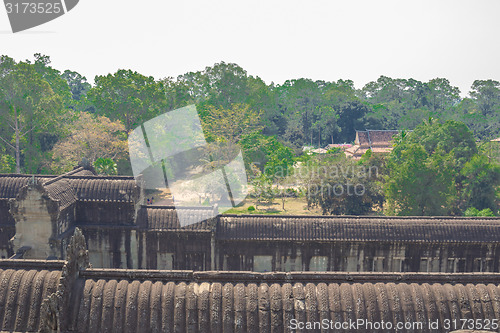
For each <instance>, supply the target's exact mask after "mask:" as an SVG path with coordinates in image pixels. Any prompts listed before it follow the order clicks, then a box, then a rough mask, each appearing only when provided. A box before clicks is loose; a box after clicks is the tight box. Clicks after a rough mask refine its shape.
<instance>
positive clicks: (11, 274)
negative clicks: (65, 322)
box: [0, 260, 64, 332]
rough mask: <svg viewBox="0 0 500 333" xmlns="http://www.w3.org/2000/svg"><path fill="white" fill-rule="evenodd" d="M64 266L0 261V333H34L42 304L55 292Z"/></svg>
mask: <svg viewBox="0 0 500 333" xmlns="http://www.w3.org/2000/svg"><path fill="white" fill-rule="evenodd" d="M63 265H64V262H61V261H45V260H40V261H29V262H26V261H15V260H3V261H0V331H10V332H12V331H16V332H37V331H38V330H39V328H40V308H41V304H42V301H43V300H44V298H46V297H47V296H48V295H50V294H51V293H54V292H55V291H56V290H57V285H58V283H59V279H60V277H61V270H62V267H63Z"/></svg>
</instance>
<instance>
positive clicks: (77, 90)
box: [61, 70, 92, 101]
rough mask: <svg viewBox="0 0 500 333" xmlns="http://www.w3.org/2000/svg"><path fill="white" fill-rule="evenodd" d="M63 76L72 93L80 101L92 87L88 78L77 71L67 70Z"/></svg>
mask: <svg viewBox="0 0 500 333" xmlns="http://www.w3.org/2000/svg"><path fill="white" fill-rule="evenodd" d="M61 77H62V78H63V79H64V80H66V82H67V83H68V85H69V88H70V89H71V95H72V97H73V99H74V100H75V101H80V100H81V99H82V97H84V96H85V95H86V94H87V92H88V91H89V90H90V88H91V87H92V86H91V85H90V83H88V82H87V78H86V77H85V76H82V75H80V74H79V73H77V72H73V71H70V70H65V71H64V73H63V74H62V75H61Z"/></svg>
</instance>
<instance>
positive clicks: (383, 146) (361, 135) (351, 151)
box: [345, 130, 399, 159]
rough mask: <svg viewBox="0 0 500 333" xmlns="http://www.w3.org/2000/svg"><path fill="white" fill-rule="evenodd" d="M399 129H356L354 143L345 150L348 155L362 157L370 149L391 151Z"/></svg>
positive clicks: (375, 151) (378, 151)
mask: <svg viewBox="0 0 500 333" xmlns="http://www.w3.org/2000/svg"><path fill="white" fill-rule="evenodd" d="M396 134H399V131H397V130H366V131H356V139H355V140H354V145H353V146H352V147H349V148H347V149H346V150H345V154H346V155H347V156H350V157H353V158H355V159H359V158H361V156H363V154H364V153H366V152H367V151H368V150H369V149H370V150H371V151H372V152H374V153H390V152H391V150H392V142H393V137H394V135H396Z"/></svg>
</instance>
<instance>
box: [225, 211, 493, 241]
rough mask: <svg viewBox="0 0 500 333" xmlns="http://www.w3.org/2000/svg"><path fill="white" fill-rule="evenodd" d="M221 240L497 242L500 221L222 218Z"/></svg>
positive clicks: (423, 218)
mask: <svg viewBox="0 0 500 333" xmlns="http://www.w3.org/2000/svg"><path fill="white" fill-rule="evenodd" d="M216 235H217V238H218V239H221V240H259V241H267V240H294V241H332V240H338V241H383V242H392V241H417V242H431V241H437V242H497V241H498V239H500V219H499V218H494V217H493V218H462V217H387V216H384V217H378V216H303V215H301V216H275V215H271V216H269V215H268V216H266V215H222V216H221V217H220V223H219V224H218V226H217V233H216Z"/></svg>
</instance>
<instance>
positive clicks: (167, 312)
mask: <svg viewBox="0 0 500 333" xmlns="http://www.w3.org/2000/svg"><path fill="white" fill-rule="evenodd" d="M82 278H83V279H84V281H81V282H79V284H78V285H77V286H75V288H74V289H73V292H75V293H78V296H77V297H76V298H75V301H76V302H75V303H73V307H72V308H71V314H70V318H71V319H70V328H71V329H74V330H75V331H77V332H96V331H104V330H106V331H108V330H109V331H111V332H123V331H127V332H164V331H172V332H174V331H178V332H186V331H193V332H289V331H290V329H289V326H290V324H291V320H292V319H296V320H298V321H301V322H306V321H310V322H315V321H317V322H321V321H322V320H325V319H326V320H328V321H330V320H332V321H333V322H334V323H335V322H349V321H350V320H351V321H357V320H358V319H365V320H371V321H373V322H380V321H382V320H383V321H384V322H391V323H393V325H394V326H395V325H396V323H397V322H417V321H420V322H425V323H426V326H423V329H421V330H416V332H417V331H418V332H429V331H430V330H429V328H428V326H427V323H428V322H429V321H436V320H440V319H442V318H449V319H450V320H453V319H456V320H458V321H460V319H461V318H471V319H480V320H484V319H488V318H498V316H500V288H499V286H498V281H499V280H498V278H499V276H498V274H489V275H485V274H477V275H472V274H471V275H463V276H461V275H458V274H455V275H453V276H449V275H444V274H412V275H408V274H385V275H384V274H369V273H364V274H348V273H320V274H301V273H295V274H279V273H278V274H276V273H264V274H262V273H243V272H239V273H238V272H237V273H226V272H204V273H187V272H179V273H176V272H172V273H169V272H165V271H164V272H161V271H142V272H140V271H124V270H123V271H121V272H119V271H118V270H88V271H85V272H84V273H83V274H82ZM492 281H495V282H493V283H492ZM316 331H319V330H316ZM332 331H336V332H344V331H342V330H332ZM346 331H347V330H346ZM357 331H359V332H363V331H365V332H369V331H370V330H369V329H368V330H367V329H365V330H363V329H361V330H357Z"/></svg>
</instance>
